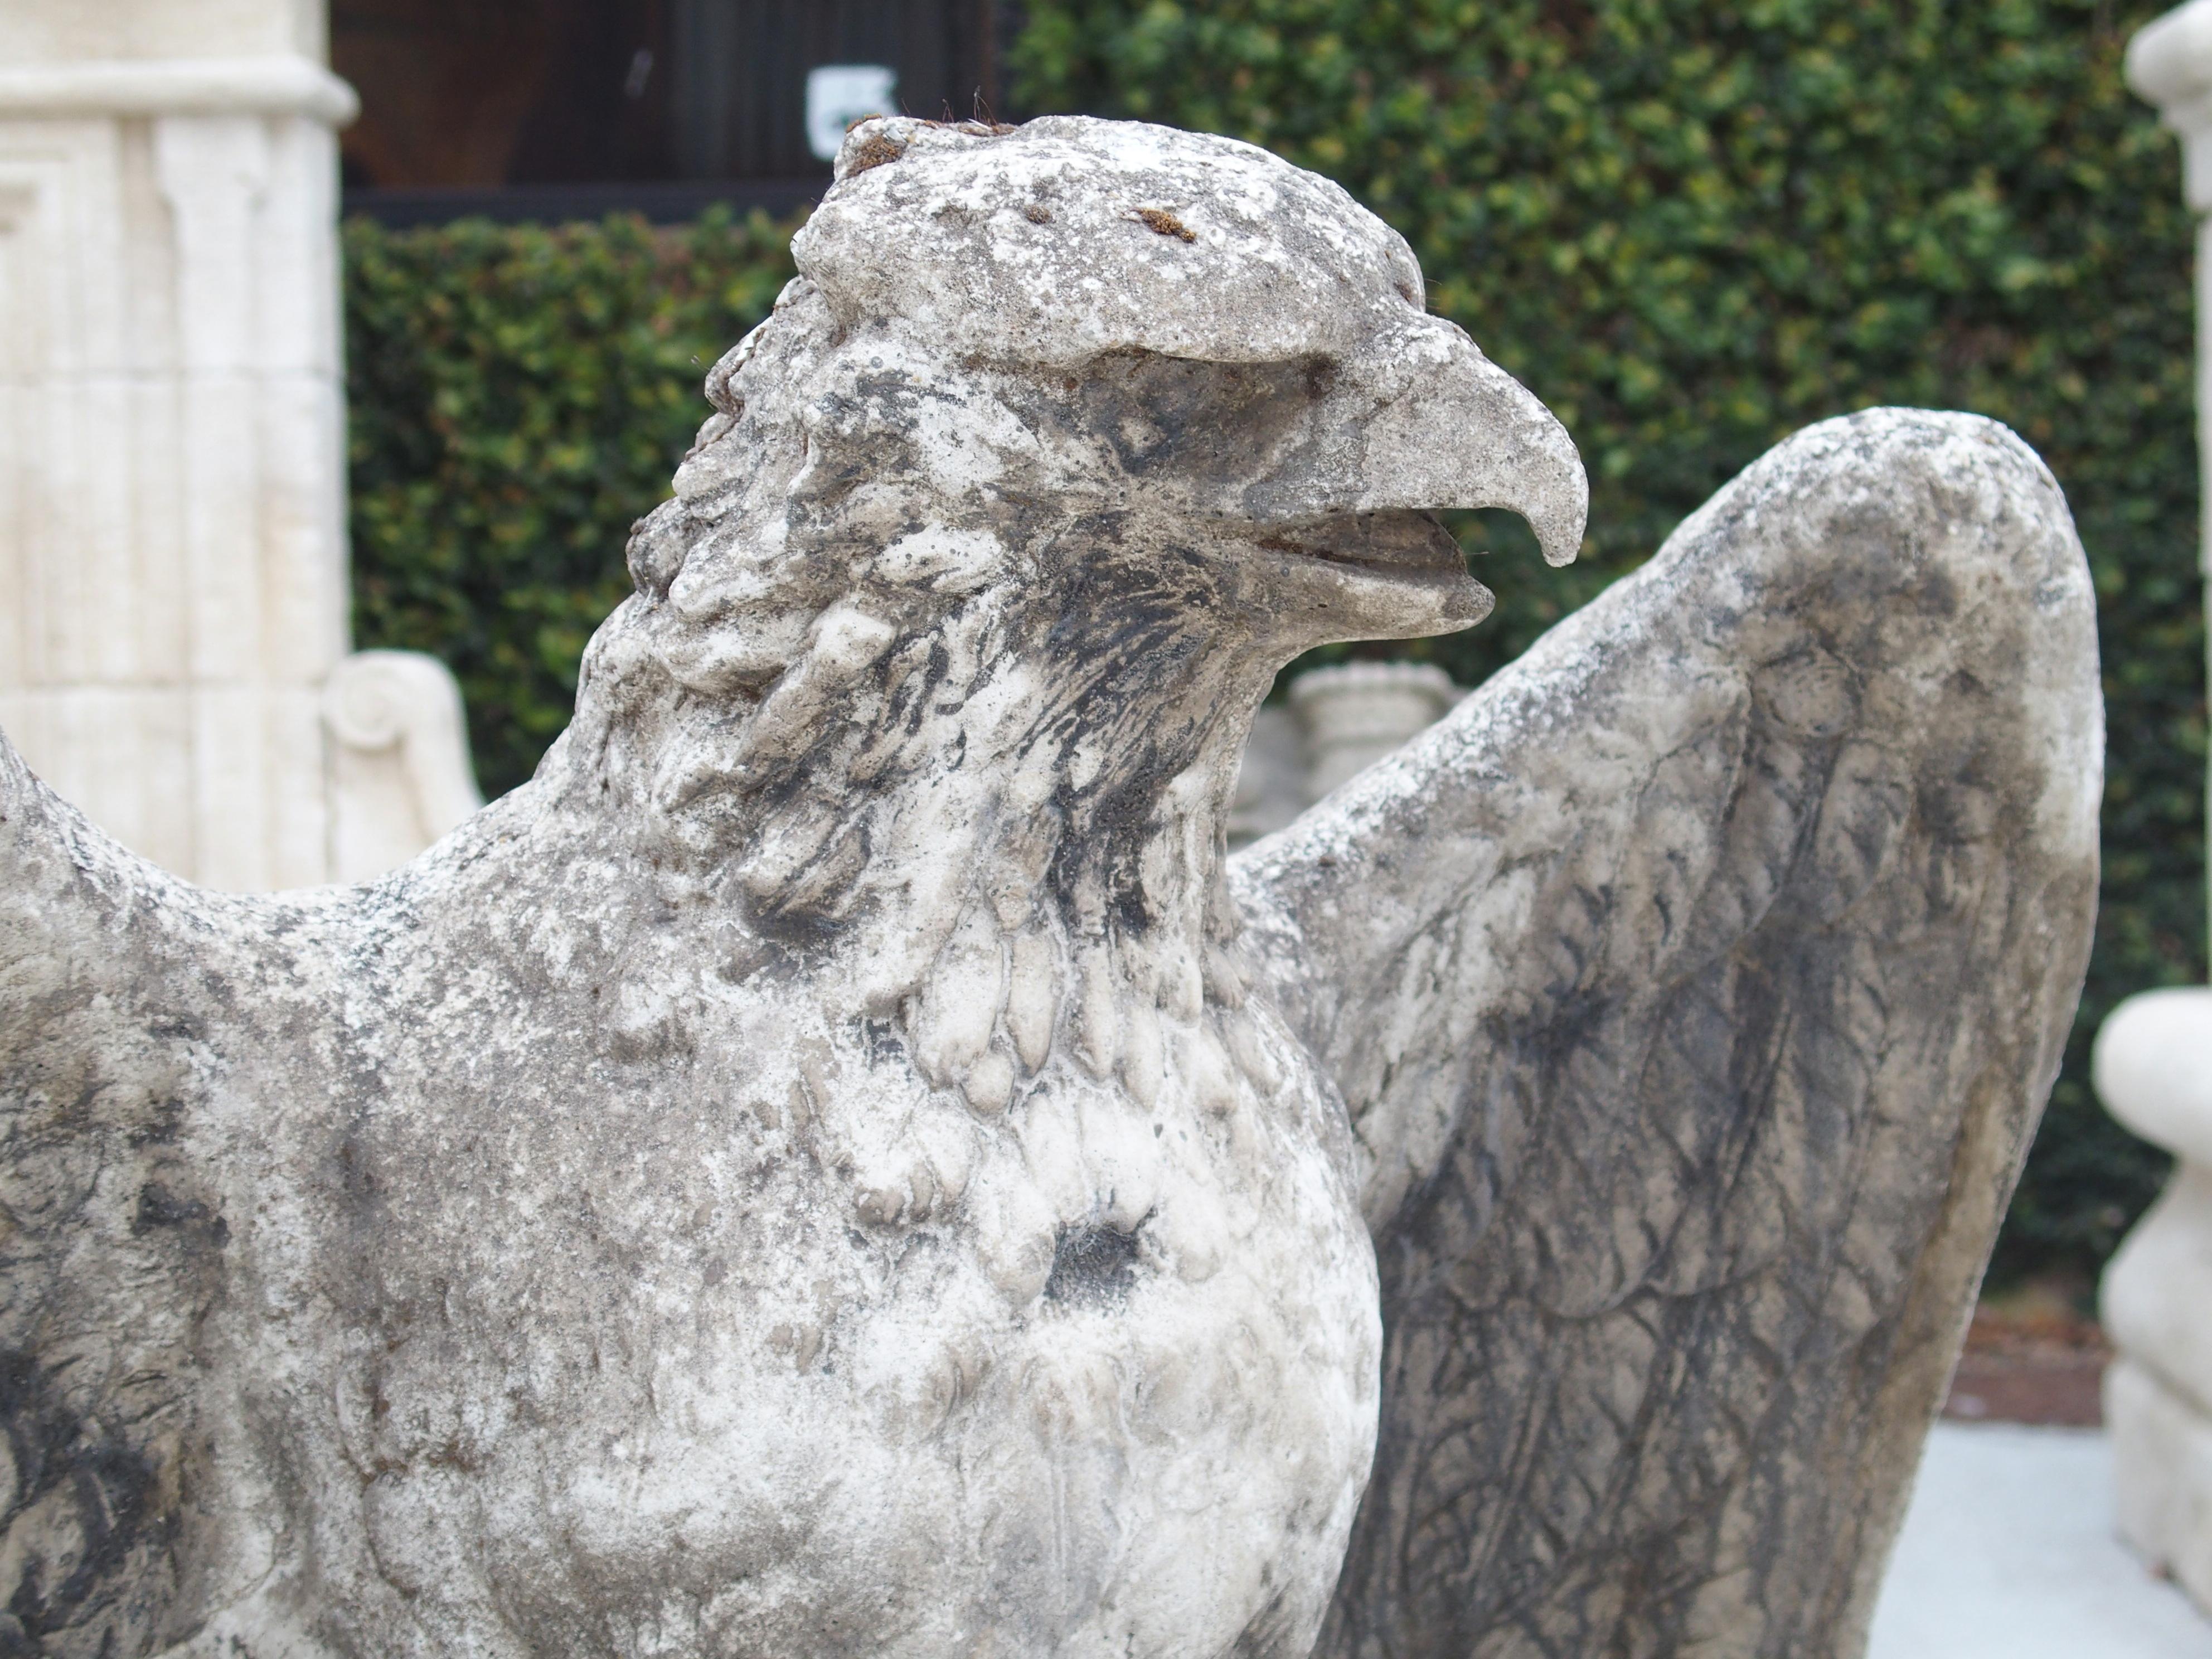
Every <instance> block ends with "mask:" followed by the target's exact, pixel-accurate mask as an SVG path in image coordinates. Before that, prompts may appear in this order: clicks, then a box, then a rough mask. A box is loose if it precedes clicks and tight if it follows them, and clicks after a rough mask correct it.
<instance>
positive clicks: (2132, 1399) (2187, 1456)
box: [2105, 1310, 2212, 1612]
mask: <svg viewBox="0 0 2212 1659" xmlns="http://www.w3.org/2000/svg"><path fill="white" fill-rule="evenodd" d="M2208 1317H2212V1310H2208ZM2105 1423H2106V1428H2107V1429H2108V1430H2109V1431H2110V1432H2111V1435H2112V1462H2113V1486H2114V1491H2115V1495H2116V1497H2117V1498H2118V1505H2119V1514H2118V1519H2119V1526H2120V1535H2121V1536H2122V1537H2124V1538H2125V1539H2126V1540H2127V1541H2128V1542H2129V1543H2130V1544H2132V1545H2134V1546H2135V1547H2136V1549H2138V1550H2140V1551H2141V1552H2142V1553H2143V1555H2144V1556H2145V1557H2146V1558H2147V1559H2149V1560H2151V1561H2153V1562H2155V1563H2156V1564H2157V1565H2160V1566H2161V1567H2164V1568H2165V1569H2166V1571H2169V1572H2171V1573H2172V1575H2173V1578H2174V1582H2175V1583H2178V1584H2179V1585H2180V1586H2181V1587H2182V1589H2184V1590H2185V1591H2187V1592H2188V1594H2189V1595H2190V1597H2191V1600H2193V1601H2195V1602H2196V1603H2197V1606H2198V1607H2203V1608H2205V1609H2206V1610H2207V1611H2208V1612H2212V1415H2207V1414H2206V1413H2204V1412H2203V1411H2201V1410H2200V1409H2198V1407H2197V1405H2196V1402H2195V1401H2191V1400H2190V1399H2189V1398H2187V1397H2186V1396H2185V1395H2182V1394H2180V1393H2179V1392H2178V1391H2177V1390H2175V1389H2171V1388H2169V1387H2167V1386H2166V1384H2165V1383H2162V1382H2160V1380H2159V1378H2158V1377H2156V1376H2154V1375H2153V1374H2152V1373H2151V1372H2149V1371H2148V1370H2145V1369H2144V1368H2143V1367H2142V1366H2141V1365H2138V1364H2133V1363H2132V1362H2130V1361H2129V1360H2126V1359H2121V1360H2117V1361H2115V1362H2114V1363H2113V1365H2112V1369H2111V1370H2109V1371H2107V1372H2106V1375H2105Z"/></svg>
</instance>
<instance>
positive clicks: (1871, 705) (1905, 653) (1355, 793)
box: [1233, 410, 2101, 1659]
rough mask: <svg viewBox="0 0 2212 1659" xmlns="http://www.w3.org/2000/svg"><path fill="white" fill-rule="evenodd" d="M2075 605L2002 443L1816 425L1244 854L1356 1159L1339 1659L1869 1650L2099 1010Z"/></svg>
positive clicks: (2059, 514) (1912, 428) (2066, 551)
mask: <svg viewBox="0 0 2212 1659" xmlns="http://www.w3.org/2000/svg"><path fill="white" fill-rule="evenodd" d="M2100 758H2101V714H2100V702H2099V696H2098V685H2097V668H2096V656H2095V641H2094V632H2093V607H2092V599H2091V593H2090V588H2089V584H2088V579H2087V570H2086V568H2085V567H2084V563H2083V560H2082V556H2081V549H2080V545H2079V544H2078V542H2077V541H2076V539H2075V535H2074V532H2073V527H2072V524H2071V520H2070V519H2069V515H2068V513H2067V511H2066V507H2065V504H2064V501H2063V498H2062V497H2061V495H2060V494H2059V491H2058V489H2057V484H2056V483H2054V482H2053V480H2052V479H2051V475H2050V474H2049V473H2048V472H2047V471H2045V469H2044V468H2043V466H2042V465H2041V464H2040V463H2039V461H2038V460H2037V459H2036V458H2035V457H2034V455H2033V453H2031V452H2030V451H2029V450H2028V449H2027V447H2025V446H2024V445H2022V444H2021V442H2020V441H2018V440H2017V439H2016V438H2015V437H2013V436H2012V435H2010V434H2009V433H2008V432H2007V431H2005V430H2004V428H2001V427H1998V426H1996V425H1995V424H1993V423H1991V422H1986V421H1982V420H1978V419H1975V418H1973V417H1970V416H1945V415H1929V414H1922V413H1917V412H1911V411H1903V410H1875V411H1871V412H1869V413H1868V414H1865V415H1862V416H1854V417H1851V418H1849V419H1845V420H1840V421H1832V422H1826V423H1824V424H1823V425H1820V426H1819V427H1815V428H1811V429H1809V430H1808V431H1807V432H1805V433H1802V434H1801V435H1798V436H1797V437H1796V438H1795V439H1792V440H1791V441H1789V442H1788V443H1785V444H1784V445H1783V446H1781V447H1779V448H1778V449H1777V450H1775V451H1774V452H1772V453H1770V454H1769V455H1768V456H1766V457H1765V459H1762V460H1761V461H1759V463H1758V464H1757V465H1753V467H1752V468H1751V469H1749V470H1748V471H1747V472H1746V473H1745V474H1744V475H1743V476H1742V477H1740V478H1738V479H1737V480H1736V481H1735V483H1732V484H1731V485H1730V486H1729V488H1728V489H1725V490H1723V492H1722V493H1721V494H1720V495H1718V496H1717V497H1716V498H1715V500H1714V501H1711V503H1709V504H1708V505H1707V506H1706V507H1705V508H1704V509H1702V510H1701V511H1700V512H1699V513H1697V514H1696V515H1694V516H1693V517H1692V519H1691V520H1689V521H1687V522H1686V524H1685V525H1684V526H1682V528H1681V529H1680V531H1679V532H1677V533H1676V534H1675V535H1674V537H1673V538H1670V540H1669V541H1668V544H1667V546H1666V547H1665V549H1663V550H1662V551H1661V553H1660V554H1659V556H1657V557H1656V559H1655V560H1653V561H1652V562H1651V563H1650V565H1649V566H1647V567H1646V568H1644V570H1643V571H1642V572H1640V573H1639V574H1637V575H1636V576H1634V577H1632V578H1631V579H1629V580H1625V581H1623V582H1621V583H1620V584H1618V585H1617V586H1614V587H1613V589H1612V590H1611V591H1610V592H1608V593H1607V594H1606V595H1605V596H1604V597H1603V598H1602V599H1600V600H1598V601H1597V602H1596V603H1595V604H1594V605H1590V606H1589V607H1588V608H1587V609H1585V610H1584V611H1582V612H1581V613H1579V614H1578V615H1577V617H1574V618H1572V619H1571V621H1570V622H1569V623H1565V624H1564V625H1563V626H1561V627H1560V628H1559V629H1555V630H1554V631H1553V634H1552V635H1549V636H1547V638H1546V639H1545V640H1544V641H1541V643H1540V644H1539V645H1538V646H1537V647H1535V648H1534V650H1533V651H1531V652H1530V653H1528V655H1527V656H1526V657H1524V658H1523V659H1522V661H1521V662H1520V663H1518V664H1517V665H1516V666H1515V667H1514V668H1512V669H1511V670H1510V671H1506V672H1505V673H1503V674H1501V675H1499V676H1498V678H1496V679H1495V680H1493V681H1492V683H1491V684H1490V685H1488V686H1487V687H1486V688H1485V690H1483V692H1482V693H1481V694H1480V696H1477V697H1475V698H1473V699H1470V701H1469V702H1468V704H1467V705H1466V706H1464V707H1463V708H1462V709H1461V710H1460V711H1459V712H1458V713H1457V714H1455V715H1454V716H1453V717H1452V718H1451V719H1450V720H1448V721H1447V722H1445V724H1444V725H1443V726H1440V727H1438V728H1437V729H1436V730H1435V731H1433V732H1431V733H1430V734H1428V735H1427V736H1426V737H1425V738H1424V739H1423V740H1422V741H1420V742H1419V744H1417V745H1415V746H1413V748H1412V749H1410V750H1407V752H1406V753H1405V754H1404V755H1402V756H1401V757H1399V758H1398V759H1396V760H1395V762H1393V763H1387V764H1386V765H1384V766H1383V767H1380V768H1378V769H1376V770H1375V771H1374V772H1372V773H1370V775H1367V777H1366V778H1365V779H1364V780H1363V781H1359V782H1357V783H1355V784H1354V785H1352V787H1349V788H1347V789H1346V790H1344V791H1341V792H1340V793H1339V795H1338V796H1336V797H1334V798H1333V799H1331V800H1330V801H1329V802H1328V803H1327V804H1325V805H1323V806H1322V807H1321V808H1319V809H1317V810H1316V811H1315V812H1313V813H1310V814H1309V815H1308V816H1307V817H1305V818H1304V819H1302V820H1301V821H1300V822H1299V823H1297V824H1296V825H1294V826H1292V828H1291V829H1289V830H1287V831H1286V832H1285V833H1284V835H1282V836H1278V837H1276V838H1274V839H1273V840H1271V841H1268V842H1261V844H1260V845H1259V846H1258V847H1256V848H1254V849H1252V851H1251V852H1250V853H1249V854H1248V855H1246V856H1245V857H1244V858H1243V859H1242V860H1239V861H1238V864H1237V867H1236V870H1235V872H1234V876H1233V881H1234V884H1235V885H1236V888H1237V896H1238V898H1239V900H1240V902H1241V903H1242V905H1243V908H1244V910H1245V913H1246V915H1247V916H1248V917H1249V920H1250V924H1251V933H1250V937H1251V938H1252V939H1253V940H1254V943H1255V948H1256V949H1257V950H1258V951H1260V953H1261V957H1262V959H1263V961H1265V962H1266V963H1267V966H1268V968H1269V969H1270V970H1271V975H1272V977H1273V981H1274V984H1275V986H1276V988H1277V990H1278V994H1280V995H1281V996H1282V997H1283V999H1284V1001H1285V1006H1286V1007H1287V1008H1288V1010H1289V1011H1290V1012H1291V1017H1292V1019H1293V1023H1294V1024H1297V1025H1298V1026H1300V1027H1301V1028H1302V1030H1304V1034H1305V1036H1306V1037H1307V1039H1308V1041H1309V1042H1310V1044H1311V1046H1312V1048H1313V1049H1314V1050H1315V1052H1316V1054H1319V1055H1320V1056H1322V1060H1323V1061H1324V1064H1325V1065H1326V1066H1328V1068H1329V1069H1330V1070H1331V1072H1332V1073H1333V1074H1334V1077H1335V1078H1336V1079H1337V1080H1338V1081H1339V1083H1340V1086H1341V1088H1342V1090H1343V1091H1344V1094H1345V1097H1346V1101H1347V1103H1348V1104H1349V1106H1350V1108H1351V1110H1352V1115H1353V1119H1354V1121H1355V1123H1356V1125H1357V1126H1358V1134H1359V1137H1360V1139H1361V1141H1362V1143H1363V1145H1364V1148H1365V1149H1366V1151H1367V1152H1368V1154H1369V1155H1370V1157H1371V1159H1372V1164H1371V1174H1370V1179H1369V1182H1368V1187H1367V1189H1366V1201H1367V1209H1368V1218H1369V1222H1370V1226H1371V1228H1372V1230H1373V1232H1374V1236H1375V1238H1376V1246H1377V1251H1378V1255H1379V1257H1380V1261H1381V1268H1382V1277H1383V1313H1384V1321H1385V1332H1386V1348H1385V1353H1384V1358H1383V1423H1382V1437H1381V1443H1380V1449H1379V1450H1378V1453H1377V1456H1376V1465H1375V1470H1374V1475H1373V1479H1372V1482H1371V1484H1370V1487H1369V1490H1368V1492H1367V1496H1366V1499H1365V1503H1364V1508H1363V1510H1362V1512H1361V1515H1360V1519H1359V1522H1358V1527H1357V1529H1356V1531H1355V1534H1354V1537H1353V1541H1352V1549H1351V1553H1350V1555H1349V1558H1348V1559H1347V1562H1346V1567H1345V1571H1344V1575H1343V1577H1342V1580H1341V1582H1340V1585H1339V1589H1338V1593H1337V1601H1336V1605H1335V1608H1334V1612H1333V1613H1332V1615H1331V1618H1330V1622H1329V1626H1328V1632H1327V1634H1326V1635H1325V1637H1324V1639H1323V1642H1322V1648H1321V1651H1322V1652H1323V1653H1326V1654H1331V1655H1358V1656H1363V1659H1364V1656H1381V1655H1392V1656H1397V1655H1431V1654H1433V1655H1446V1654H1449V1655H1451V1656H1454V1659H1466V1656H1485V1659H1498V1656H1508V1655H1510V1656H1537V1655H1541V1656H1554V1659H1586V1656H1591V1655H1596V1654H1601V1653H1602V1654H1617V1655H1635V1656H1673V1655H1688V1654H1692V1653H1694V1654H1698V1655H1715V1656H1717V1655H1730V1656H1735V1655H1743V1656H1750V1655H1760V1656H1785V1655H1786V1656H1790V1659H1814V1656H1831V1655H1832V1656H1848V1655H1852V1654H1856V1653H1857V1652H1858V1651H1859V1650H1860V1649H1861V1647H1862V1645H1863V1633H1864V1630H1865V1626H1866V1623H1867V1620H1868V1617H1869V1613H1870V1610H1871V1602H1872V1600H1873V1594H1874V1590H1875V1587H1876V1584H1877V1583H1878V1580H1879V1577H1880V1572H1881V1565H1882V1564H1883V1561H1884V1559H1885V1558H1886V1556H1887V1549H1888V1545H1889V1542H1890V1541H1891V1539H1892V1538H1893V1534H1894V1530H1895V1528H1896V1525H1897V1522H1898V1521H1899V1516H1900V1515H1901V1511H1902V1509H1903V1505H1904V1503H1905V1498H1906V1496H1907V1494H1908V1488H1909V1486H1910V1483H1911V1474H1912V1472H1913V1470H1914V1468H1915V1467H1916V1465H1917V1460H1918V1456H1919V1449H1920V1443H1921V1440H1922V1437H1923V1434H1924V1431H1925V1430H1926V1427H1927V1425H1928V1424H1929V1421H1930V1420H1931V1419H1932V1418H1933V1416H1934V1414H1935V1412H1936V1407H1937V1406H1938V1403H1939V1401H1940V1397H1941V1394H1942V1389H1943V1387H1944V1385H1945V1382H1946V1380H1947V1377H1948V1373H1949V1370H1950V1366H1951V1363H1952V1359H1953V1356H1954V1352H1955V1351H1956V1345H1957V1341H1958V1339H1959V1336H1960V1331H1961V1329H1962V1327H1963V1324H1964V1322H1965V1319H1966V1314H1967V1312H1968V1310H1969V1307H1970V1304H1971V1301H1972V1294H1973V1291H1974V1287H1975V1285H1977V1283H1978V1279H1979V1276H1980V1273H1981V1270H1982V1267H1983V1265H1984V1261H1985V1258H1986V1255H1987V1253H1988V1249H1989V1247H1990V1242H1991V1239H1992V1237H1993V1236H1994V1234H1995V1231H1996V1225H1997V1223H1998V1220H1999V1218H2001V1216H2002V1213H2003V1210H2004V1206H2005V1202H2006V1199H2007V1196H2008V1194H2009V1192H2010V1190H2011V1188H2012V1184H2013V1182H2014V1180H2015V1176H2016V1174H2017V1170H2018V1166H2019V1163H2020V1160H2021V1156H2022V1154H2023V1152H2024V1150H2025V1148H2026V1146H2027V1140H2028V1139H2029V1135H2030V1132H2031V1130H2032V1129H2033V1125H2034V1123H2035V1121H2036V1117H2037V1115H2038V1113H2039V1110H2040V1109H2041V1105H2042V1103H2043V1101H2044V1098H2045V1095H2046V1093H2047V1091H2048V1090H2049V1087H2050V1085H2051V1079H2052V1077H2053V1074H2054V1073H2055V1071H2056V1067H2057V1060H2058V1056H2059V1052H2060V1046H2061V1043H2062V1042H2063V1037H2064V1034H2065V1032H2066V1030H2067V1026H2068V1023H2069V1016H2070V1014H2071V1012H2072V1009H2073V1006H2074V1002H2075V996H2076V994H2077V992H2078V989H2079V987H2080V984H2081V974H2082V970H2083V966H2084V963H2085V960H2086V957H2087V949H2088V944H2089V934H2090V923H2091V918H2092V915H2093V906H2094V898H2095V884H2096V809H2097V802H2098V797H2099V789H2100Z"/></svg>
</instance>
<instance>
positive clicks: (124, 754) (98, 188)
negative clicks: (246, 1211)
mask: <svg viewBox="0 0 2212 1659" xmlns="http://www.w3.org/2000/svg"><path fill="white" fill-rule="evenodd" d="M323 13H324V8H323V7H322V6H321V5H320V4H319V3H313V0H98V3H88V0H9V3H7V4H5V5H0V291H4V293H5V295H6V299H5V302H4V307H0V316H4V319H5V321H4V325H0V728H4V729H5V730H6V732H8V734H9V737H10V738H12V739H13V740H14V741H15V744H17V745H18V746H19V747H20V748H21V750H22V753H23V756H24V757H25V758H26V759H27V761H29V763H31V765H32V766H33V768H35V769H37V770H38V771H39V772H40V774H41V775H43V776H44V777H45V778H46V781H47V782H49V783H51V784H52V786H53V787H55V788H57V789H58V790H59V791H60V792H61V793H63V794H64V795H65V796H67V797H68V798H69V799H70V800H72V801H74V802H76V803H77V804H78V805H82V807H83V808H84V809H85V810H86V811H88V813H89V814H90V815H91V817H93V818H94V820H95V821H96V822H97V823H100V826H101V827H102V828H103V829H106V830H107V831H108V832H109V833H110V834H112V835H113V836H116V837H117V839H118V840H120V841H121V842H124V844H125V845H126V846H128V847H130V848H132V850H134V851H136V852H138V853H141V854H144V855H145V856H147V857H148V858H150V859H152V860H155V862H156V863H158V864H161V865H163V866H167V868H168V869H171V870H173V871H175V872H177V873H178V874H179V875H183V876H186V877H189V878H191V879H192V880H195V881H197V882H199V883H201V884H204V885H207V886H212V887H221V888H227V889H232V890H265V889H270V888H279V887H300V886H309V885H313V884H319V883H323V882H328V881H334V880H353V879H358V878H363V877H367V876H371V875H374V874H376V873H378V872H381V871H383V870H386V869H388V868H390V867H391V866H392V865H394V864H397V863H399V862H402V861H404V860H405V859H407V858H409V857H411V856H412V855H413V854H415V853H416V852H419V851H421V850H422V848H423V847H425V846H427V845H428V843H429V842H431V841H432V840H435V838H436V837H437V836H440V835H441V834H442V833H444V831H445V830H447V829H449V828H451V827H452V826H453V823H455V822H457V821H458V819H459V817H460V816H462V815H464V814H465V812H466V811H469V810H471V808H473V806H474V805H476V804H477V793H476V785H475V782H474V781H473V779H472V778H471V775H470V770H469V761H468V749H467V744H466V739H465V737H464V736H463V731H462V726H461V725H460V721H459V714H458V711H459V692H458V690H457V689H456V688H455V686H454V684H453V678H452V676H451V675H450V674H449V673H447V671H446V670H445V668H444V667H443V666H442V665H440V664H439V663H437V662H436V661H435V660H434V659H431V658H428V657H421V656H414V655H411V654H409V655H404V656H403V655H402V654H401V653H388V652H371V653H359V654H353V653H349V640H348V637H347V636H348V631H349V630H348V627H347V618H348V612H349V600H348V593H347V555H346V533H345V524H346V507H345V400H344V391H343V379H342V375H341V367H340V366H341V358H342V342H341V340H340V329H339V299H338V247H337V138H336V131H337V128H338V127H339V126H341V125H343V124H344V123H345V122H347V121H348V120H349V119H351V118H352V116H353V112H354V107H355V100H354V95H353V93H352V91H351V89H350V88H348V87H347V86H346V84H345V83H344V82H342V81H340V80H338V79H337V77H336V76H333V75H332V74H331V72H330V70H328V69H327V68H325V66H324V63H323V57H324V52H325V42H324V17H323Z"/></svg>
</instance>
